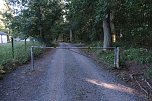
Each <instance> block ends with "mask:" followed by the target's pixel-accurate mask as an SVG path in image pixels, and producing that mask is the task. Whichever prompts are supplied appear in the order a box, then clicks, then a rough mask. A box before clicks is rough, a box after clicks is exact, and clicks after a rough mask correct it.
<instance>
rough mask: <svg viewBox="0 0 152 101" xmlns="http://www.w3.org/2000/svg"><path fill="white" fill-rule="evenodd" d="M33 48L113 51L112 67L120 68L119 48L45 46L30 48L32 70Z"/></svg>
mask: <svg viewBox="0 0 152 101" xmlns="http://www.w3.org/2000/svg"><path fill="white" fill-rule="evenodd" d="M34 48H43V49H68V50H69V49H103V50H104V49H114V67H116V68H118V69H119V68H120V66H119V58H120V56H119V55H120V48H119V47H108V48H103V47H45V46H31V67H32V70H34V55H33V49H34Z"/></svg>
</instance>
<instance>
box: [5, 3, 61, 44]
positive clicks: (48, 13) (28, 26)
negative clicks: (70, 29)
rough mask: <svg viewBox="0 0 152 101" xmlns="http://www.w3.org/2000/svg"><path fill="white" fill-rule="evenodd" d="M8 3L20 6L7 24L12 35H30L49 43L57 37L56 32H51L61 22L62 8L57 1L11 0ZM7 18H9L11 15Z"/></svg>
mask: <svg viewBox="0 0 152 101" xmlns="http://www.w3.org/2000/svg"><path fill="white" fill-rule="evenodd" d="M9 3H10V5H15V6H16V5H18V6H19V7H20V9H18V10H17V12H16V16H15V17H13V18H12V20H11V24H10V25H9V27H10V28H11V30H12V33H13V35H14V37H16V36H22V37H25V38H27V37H29V36H32V37H34V38H37V39H39V41H42V42H44V43H51V42H52V41H53V40H54V39H55V38H57V36H58V35H56V34H58V33H53V32H54V31H53V30H54V29H56V28H57V27H58V26H60V24H61V22H62V16H61V15H62V9H61V5H60V3H59V1H57V0H43V1H42V0H30V1H28V0H22V1H20V0H11V1H9ZM7 18H8V19H11V17H7ZM54 26H55V27H54Z"/></svg>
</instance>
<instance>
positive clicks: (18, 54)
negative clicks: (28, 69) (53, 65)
mask: <svg viewBox="0 0 152 101" xmlns="http://www.w3.org/2000/svg"><path fill="white" fill-rule="evenodd" d="M32 45H41V43H39V42H35V43H33V42H27V44H26V47H25V44H24V42H15V43H14V58H13V55H12V47H11V44H10V43H7V44H2V45H0V65H1V66H3V67H4V69H10V68H12V66H15V65H16V64H24V63H26V62H27V61H28V60H29V59H30V47H31V46H32ZM41 52H42V49H35V52H34V55H35V56H37V55H39V54H40V53H41Z"/></svg>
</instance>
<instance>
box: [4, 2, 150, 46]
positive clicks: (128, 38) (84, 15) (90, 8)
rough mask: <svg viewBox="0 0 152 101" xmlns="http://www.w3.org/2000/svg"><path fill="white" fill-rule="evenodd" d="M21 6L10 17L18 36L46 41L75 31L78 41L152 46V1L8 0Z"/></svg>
mask: <svg viewBox="0 0 152 101" xmlns="http://www.w3.org/2000/svg"><path fill="white" fill-rule="evenodd" d="M8 1H9V3H10V5H17V6H18V5H20V6H18V7H19V8H20V10H17V9H16V6H14V7H15V9H14V11H15V14H16V15H15V16H10V15H7V16H6V17H7V18H8V22H9V28H10V29H11V30H12V33H13V34H14V35H16V36H17V35H22V36H23V35H24V36H25V37H28V36H32V37H35V38H37V39H39V40H41V41H43V42H50V41H52V40H54V39H56V38H57V37H58V36H59V34H60V33H70V30H71V31H72V34H73V37H74V40H79V41H83V42H92V41H103V42H104V44H105V47H108V46H111V45H112V38H114V37H113V35H114V36H115V37H116V39H117V42H119V44H123V45H124V44H128V45H130V44H132V45H133V46H152V40H151V38H152V34H151V32H152V28H151V25H152V19H151V18H152V17H151V15H152V2H151V0H66V3H65V4H63V3H61V1H60V0H43V1H42V0H8Z"/></svg>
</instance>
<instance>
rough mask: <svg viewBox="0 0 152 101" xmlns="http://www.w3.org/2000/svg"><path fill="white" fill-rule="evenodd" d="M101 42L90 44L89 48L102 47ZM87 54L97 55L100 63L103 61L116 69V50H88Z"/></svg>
mask: <svg viewBox="0 0 152 101" xmlns="http://www.w3.org/2000/svg"><path fill="white" fill-rule="evenodd" d="M102 46H103V45H102V43H101V42H95V43H93V44H89V45H88V47H102ZM87 52H89V53H93V54H95V55H96V56H97V57H98V59H99V61H102V62H104V63H106V64H108V65H110V66H111V67H114V65H113V64H114V50H106V51H105V50H103V49H88V50H87Z"/></svg>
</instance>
